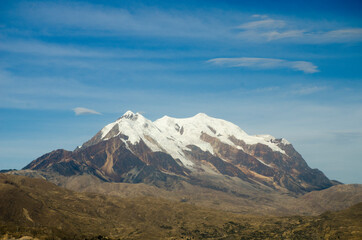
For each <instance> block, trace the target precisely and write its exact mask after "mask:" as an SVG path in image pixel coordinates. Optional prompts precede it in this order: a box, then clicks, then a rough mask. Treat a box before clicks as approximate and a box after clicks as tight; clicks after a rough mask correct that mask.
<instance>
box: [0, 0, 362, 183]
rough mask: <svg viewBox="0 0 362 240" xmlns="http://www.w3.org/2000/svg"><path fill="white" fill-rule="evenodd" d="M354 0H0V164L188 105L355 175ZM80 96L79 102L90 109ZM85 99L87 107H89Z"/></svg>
mask: <svg viewBox="0 0 362 240" xmlns="http://www.w3.org/2000/svg"><path fill="white" fill-rule="evenodd" d="M361 10H362V4H361V2H360V1H277V2H276V1H210V0H209V1H2V2H1V4H0V169H8V168H22V167H23V166H25V165H26V164H27V163H29V162H30V161H32V160H33V159H35V158H37V157H39V156H41V155H42V154H44V153H46V152H49V151H51V150H54V149H58V148H65V149H67V150H73V149H74V148H75V147H76V146H77V145H80V144H82V143H83V142H84V141H86V140H88V139H89V138H90V137H92V136H93V135H94V134H95V133H96V132H97V131H98V130H100V129H101V128H102V127H103V126H104V125H106V124H107V123H109V122H112V121H114V120H115V119H117V118H118V117H119V116H120V115H122V114H123V113H124V112H125V111H127V110H129V109H130V110H132V111H134V112H142V113H143V114H144V115H145V116H146V117H147V118H149V119H151V120H155V119H157V118H160V117H162V116H163V115H169V116H174V117H189V116H193V115H195V114H196V113H198V112H205V113H206V114H208V115H210V116H214V117H218V118H223V119H226V120H229V121H231V122H233V123H235V124H237V125H239V126H240V127H241V128H242V129H243V130H245V131H246V132H247V133H249V134H263V133H268V134H272V135H274V136H275V137H284V138H286V139H288V140H289V141H290V142H292V143H293V145H294V146H295V148H296V149H297V150H298V151H299V152H300V153H301V154H302V155H303V157H304V158H305V160H306V161H307V162H308V164H309V165H310V166H311V167H313V168H319V169H321V170H322V171H323V172H324V173H325V174H326V175H327V176H328V177H329V178H332V179H337V180H340V181H342V182H345V183H362V175H361V174H360V169H362V147H361V146H362V124H361V122H362V55H361V53H362V51H361V50H362V44H361V42H362V17H361ZM87 109H88V110H87ZM87 113H88V114H87Z"/></svg>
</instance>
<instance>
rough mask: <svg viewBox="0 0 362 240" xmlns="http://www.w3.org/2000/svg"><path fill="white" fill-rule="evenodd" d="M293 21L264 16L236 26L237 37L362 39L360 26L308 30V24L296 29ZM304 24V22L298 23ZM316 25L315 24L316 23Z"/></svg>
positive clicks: (325, 40)
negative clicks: (238, 30)
mask: <svg viewBox="0 0 362 240" xmlns="http://www.w3.org/2000/svg"><path fill="white" fill-rule="evenodd" d="M295 25H296V24H295V23H292V22H286V21H283V20H276V19H272V18H264V19H262V20H258V21H251V22H246V23H243V24H242V25H239V26H237V27H236V29H240V30H241V32H240V33H239V34H238V37H239V39H244V40H248V41H276V40H284V41H290V42H295V43H306V44H323V43H344V42H360V41H362V28H341V29H334V30H323V29H322V28H321V27H320V28H319V29H315V30H308V28H309V26H305V27H304V28H302V29H298V28H297V27H296V26H295ZM299 25H302V26H303V25H305V24H299ZM316 25H317V24H316Z"/></svg>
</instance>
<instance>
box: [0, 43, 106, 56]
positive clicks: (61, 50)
mask: <svg viewBox="0 0 362 240" xmlns="http://www.w3.org/2000/svg"><path fill="white" fill-rule="evenodd" d="M0 51H7V52H14V53H26V54H36V55H44V56H60V57H109V56H112V55H111V54H110V53H103V52H100V51H94V50H90V49H86V48H82V47H79V46H77V47H74V46H64V45H57V44H49V43H45V42H40V41H32V40H30V41H19V40H15V41H14V40H7V41H2V42H0Z"/></svg>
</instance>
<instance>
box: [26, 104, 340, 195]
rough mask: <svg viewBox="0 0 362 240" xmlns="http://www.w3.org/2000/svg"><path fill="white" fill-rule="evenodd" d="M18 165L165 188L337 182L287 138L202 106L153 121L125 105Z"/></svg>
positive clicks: (294, 188) (288, 189) (315, 186)
mask: <svg viewBox="0 0 362 240" xmlns="http://www.w3.org/2000/svg"><path fill="white" fill-rule="evenodd" d="M24 169H30V170H40V171H47V172H54V173H57V174H59V175H61V176H65V177H70V176H78V175H83V174H89V175H92V176H95V177H97V178H99V179H100V180H101V181H104V182H124V183H145V184H148V185H153V186H156V187H161V188H166V189H173V188H174V187H176V186H177V184H178V183H179V182H187V183H189V184H191V185H197V186H202V187H206V188H211V189H217V190H222V191H225V192H230V191H231V192H234V193H237V192H238V190H237V189H238V188H239V189H241V188H243V187H244V188H245V187H246V186H247V187H248V188H254V189H259V190H260V189H261V190H264V191H269V192H270V191H276V192H281V193H288V194H291V195H295V196H296V195H301V194H305V193H307V192H310V191H314V190H322V189H326V188H329V187H331V186H333V185H336V184H338V183H337V182H335V181H331V180H329V179H328V178H327V177H326V176H325V175H324V174H323V173H322V172H321V171H319V170H318V169H311V168H310V167H309V166H308V164H307V163H306V162H305V160H304V159H303V158H302V156H301V155H300V154H299V153H298V152H297V151H296V150H295V149H294V147H293V146H292V145H291V144H290V143H289V142H288V141H287V140H285V139H283V138H281V139H276V138H274V137H273V136H270V135H255V136H251V135H248V134H247V133H245V132H244V131H243V130H242V129H240V128H239V127H238V126H236V125H234V124H233V123H230V122H228V121H225V120H222V119H216V118H212V117H209V116H207V115H206V114H202V113H200V114H197V115H195V116H194V117H191V118H183V119H178V118H171V117H168V116H164V117H162V118H161V119H158V120H156V121H154V122H152V121H150V120H148V119H146V118H145V117H144V116H142V115H141V114H139V113H133V112H131V111H127V112H126V113H125V114H124V115H123V116H122V117H121V118H119V119H118V120H116V121H115V122H113V123H111V124H108V125H107V126H105V127H104V128H103V129H102V130H101V131H99V132H98V133H97V134H96V135H95V136H94V137H93V138H91V139H90V140H89V141H87V142H85V143H84V144H83V145H82V146H80V147H78V148H77V149H75V150H74V151H66V150H63V149H60V150H55V151H52V152H50V153H47V154H45V155H43V156H41V157H40V158H38V159H36V160H34V161H32V162H31V163H30V164H29V165H27V166H26V167H25V168H24ZM223 182H228V183H230V182H231V183H232V184H222V183H223ZM235 189H236V190H235ZM239 192H242V191H239Z"/></svg>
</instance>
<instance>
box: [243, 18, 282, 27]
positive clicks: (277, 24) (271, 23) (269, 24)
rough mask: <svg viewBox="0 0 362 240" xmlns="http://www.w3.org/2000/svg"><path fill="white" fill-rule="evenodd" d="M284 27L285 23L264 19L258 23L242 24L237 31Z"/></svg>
mask: <svg viewBox="0 0 362 240" xmlns="http://www.w3.org/2000/svg"><path fill="white" fill-rule="evenodd" d="M284 26H285V22H284V21H281V20H274V19H265V20H259V21H253V22H248V23H244V24H242V25H240V26H238V27H237V28H239V29H262V28H268V29H269V28H273V29H274V28H282V27H284Z"/></svg>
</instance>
